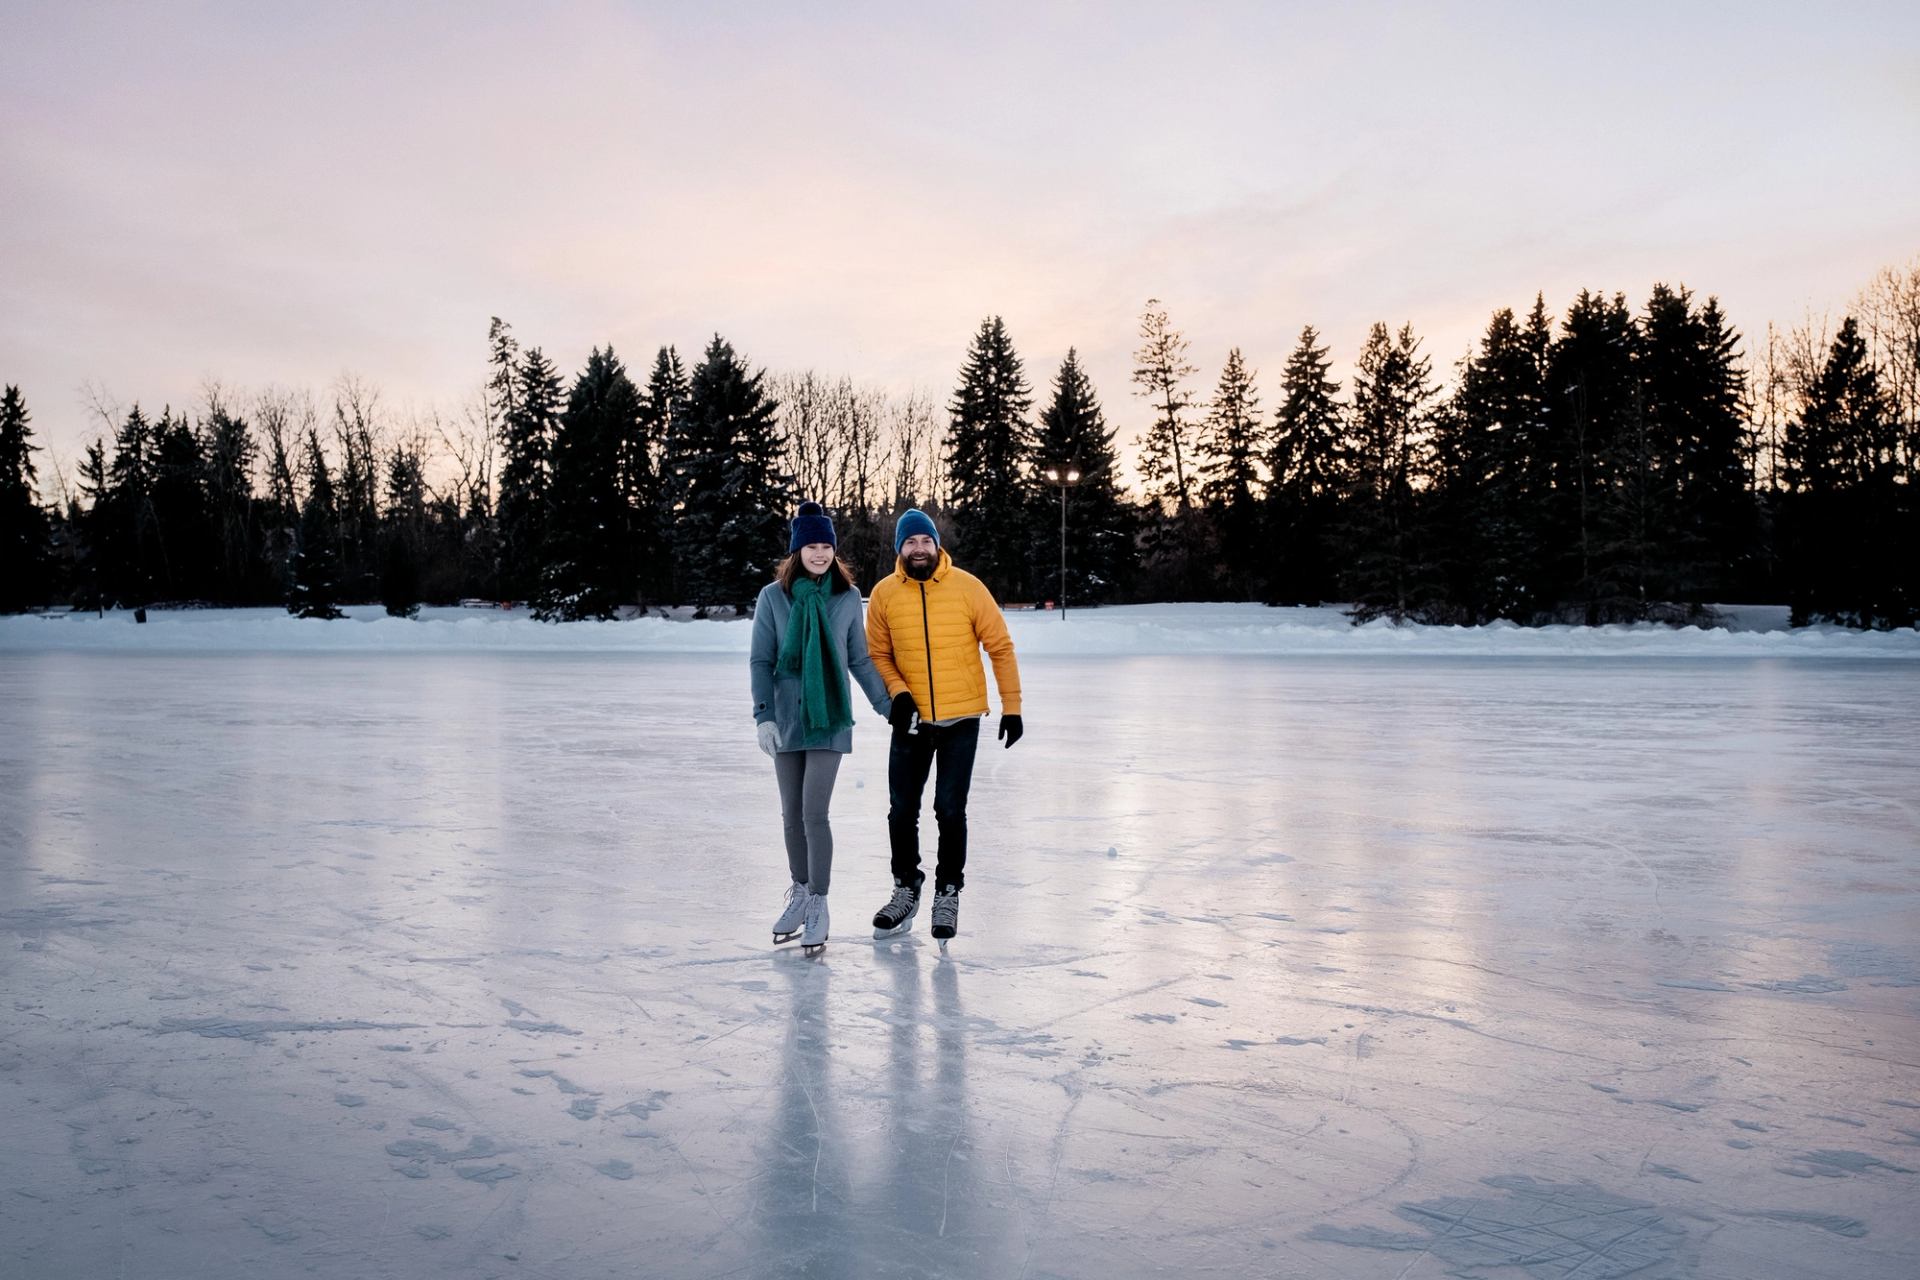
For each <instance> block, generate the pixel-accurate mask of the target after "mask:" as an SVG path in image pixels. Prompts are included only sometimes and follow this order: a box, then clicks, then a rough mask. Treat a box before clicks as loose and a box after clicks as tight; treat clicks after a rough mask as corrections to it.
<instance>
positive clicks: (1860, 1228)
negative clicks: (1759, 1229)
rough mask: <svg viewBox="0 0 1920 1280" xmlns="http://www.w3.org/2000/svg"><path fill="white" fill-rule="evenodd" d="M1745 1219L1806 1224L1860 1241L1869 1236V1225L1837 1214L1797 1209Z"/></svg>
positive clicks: (1749, 1215) (1761, 1214) (1758, 1214)
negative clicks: (1807, 1211)
mask: <svg viewBox="0 0 1920 1280" xmlns="http://www.w3.org/2000/svg"><path fill="white" fill-rule="evenodd" d="M1740 1216H1741V1217H1743V1218H1765V1219H1768V1220H1770V1221H1773V1222H1804V1223H1805V1224H1807V1225H1808V1226H1810V1227H1818V1228H1820V1229H1821V1230H1822V1231H1831V1232H1832V1233H1833V1234H1834V1235H1836V1236H1848V1237H1850V1238H1852V1239H1855V1240H1857V1239H1859V1238H1860V1237H1861V1236H1864V1235H1866V1234H1867V1224H1866V1223H1864V1222H1862V1221H1860V1219H1858V1218H1843V1217H1841V1216H1840V1215H1839V1214H1837V1213H1804V1212H1801V1211H1800V1210H1797V1209H1768V1210H1766V1211H1764V1212H1761V1213H1743V1214H1741V1215H1740Z"/></svg>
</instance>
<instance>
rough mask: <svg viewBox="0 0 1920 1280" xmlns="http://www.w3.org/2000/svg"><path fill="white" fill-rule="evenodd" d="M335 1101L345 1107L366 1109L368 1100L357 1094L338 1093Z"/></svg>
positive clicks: (334, 1098) (334, 1096)
mask: <svg viewBox="0 0 1920 1280" xmlns="http://www.w3.org/2000/svg"><path fill="white" fill-rule="evenodd" d="M333 1100H334V1101H335V1102H337V1103H339V1104H340V1105H341V1106H343V1107H364V1106H366V1105H367V1100H366V1099H365V1098H363V1097H361V1096H360V1095H359V1094H357V1093H336V1094H334V1095H333Z"/></svg>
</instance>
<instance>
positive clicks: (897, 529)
mask: <svg viewBox="0 0 1920 1280" xmlns="http://www.w3.org/2000/svg"><path fill="white" fill-rule="evenodd" d="M922 533H924V534H926V535H927V536H928V537H929V538H932V539H933V545H934V546H936V547H937V546H939V545H940V530H939V529H938V528H937V527H936V526H935V525H934V523H933V517H932V516H930V515H928V514H927V513H926V512H924V511H922V510H921V509H920V508H918V507H908V508H907V509H906V510H905V511H903V512H901V513H900V520H899V522H898V523H897V524H895V525H894V526H893V554H895V555H899V554H900V548H901V547H903V546H905V545H906V542H907V539H908V538H911V537H914V536H916V535H918V534H922Z"/></svg>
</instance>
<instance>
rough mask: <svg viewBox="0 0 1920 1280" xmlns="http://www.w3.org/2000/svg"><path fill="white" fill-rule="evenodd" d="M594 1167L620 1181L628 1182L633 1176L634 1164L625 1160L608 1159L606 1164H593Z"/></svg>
mask: <svg viewBox="0 0 1920 1280" xmlns="http://www.w3.org/2000/svg"><path fill="white" fill-rule="evenodd" d="M593 1168H594V1172H596V1173H603V1174H605V1175H606V1176H607V1177H609V1178H613V1179H615V1180H616V1181H619V1182H626V1181H628V1180H630V1179H631V1178H632V1177H633V1166H632V1165H631V1164H628V1163H627V1162H626V1161H625V1160H608V1161H607V1162H606V1163H604V1164H597V1165H595V1166H593Z"/></svg>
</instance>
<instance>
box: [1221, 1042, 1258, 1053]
mask: <svg viewBox="0 0 1920 1280" xmlns="http://www.w3.org/2000/svg"><path fill="white" fill-rule="evenodd" d="M1259 1043H1260V1042H1259V1041H1258V1040H1229V1041H1227V1048H1229V1049H1232V1050H1233V1051H1234V1052H1236V1053H1239V1052H1243V1051H1245V1050H1247V1049H1251V1048H1253V1046H1255V1045H1257V1044H1259Z"/></svg>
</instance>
